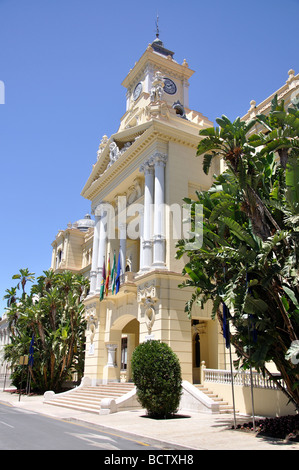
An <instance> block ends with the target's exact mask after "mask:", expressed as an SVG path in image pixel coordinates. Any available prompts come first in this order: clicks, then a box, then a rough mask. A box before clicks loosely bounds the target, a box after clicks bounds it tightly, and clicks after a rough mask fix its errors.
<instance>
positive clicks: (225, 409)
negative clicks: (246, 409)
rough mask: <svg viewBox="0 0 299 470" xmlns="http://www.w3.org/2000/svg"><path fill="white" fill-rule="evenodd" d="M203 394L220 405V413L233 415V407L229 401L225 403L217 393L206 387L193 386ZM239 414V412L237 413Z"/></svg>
mask: <svg viewBox="0 0 299 470" xmlns="http://www.w3.org/2000/svg"><path fill="white" fill-rule="evenodd" d="M193 385H194V387H196V388H197V389H198V390H200V391H201V392H203V393H205V394H206V395H207V396H208V397H210V398H211V399H212V400H213V401H215V402H217V403H219V413H221V414H223V413H233V411H234V409H233V405H230V404H229V403H228V402H227V401H224V400H223V398H221V397H219V396H218V395H216V393H214V392H212V391H211V390H209V389H208V388H206V387H205V386H204V385H201V384H193ZM236 412H237V411H236Z"/></svg>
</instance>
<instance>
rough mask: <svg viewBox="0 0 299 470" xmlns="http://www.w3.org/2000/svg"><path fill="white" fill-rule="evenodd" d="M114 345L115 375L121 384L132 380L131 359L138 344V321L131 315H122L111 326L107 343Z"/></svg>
mask: <svg viewBox="0 0 299 470" xmlns="http://www.w3.org/2000/svg"><path fill="white" fill-rule="evenodd" d="M111 342H113V344H115V346H116V347H115V363H114V367H115V369H116V370H115V373H116V378H117V379H118V380H119V381H121V382H130V381H131V380H132V369H131V357H132V354H133V351H134V349H135V348H136V346H138V344H139V321H138V320H137V319H136V318H135V317H133V315H123V316H121V317H120V318H118V319H117V320H116V321H115V322H114V323H113V324H112V326H111V329H110V341H109V343H110V344H111Z"/></svg>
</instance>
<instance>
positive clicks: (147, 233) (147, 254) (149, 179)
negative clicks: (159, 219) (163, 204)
mask: <svg viewBox="0 0 299 470" xmlns="http://www.w3.org/2000/svg"><path fill="white" fill-rule="evenodd" d="M140 171H144V175H145V186H144V218H143V243H142V246H143V267H142V270H143V271H148V270H149V269H151V265H152V258H153V255H152V230H153V194H154V169H153V167H152V165H151V164H150V163H149V162H146V163H145V164H144V165H142V166H141V167H140Z"/></svg>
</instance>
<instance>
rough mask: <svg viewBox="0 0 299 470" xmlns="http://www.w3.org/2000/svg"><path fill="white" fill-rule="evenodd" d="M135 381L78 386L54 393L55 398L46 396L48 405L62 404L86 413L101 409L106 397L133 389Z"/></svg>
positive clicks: (119, 394)
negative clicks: (64, 391)
mask: <svg viewBox="0 0 299 470" xmlns="http://www.w3.org/2000/svg"><path fill="white" fill-rule="evenodd" d="M134 387H135V385H134V384H133V383H118V382H113V383H108V384H107V385H97V386H95V387H92V386H84V387H78V388H77V389H74V390H71V391H68V392H66V393H60V394H57V395H54V396H53V398H46V399H45V400H44V403H45V404H47V405H55V406H62V407H65V408H72V409H75V410H78V411H84V412H86V413H97V414H99V413H100V411H101V401H102V400H104V399H110V398H111V399H117V398H119V397H121V396H123V395H125V394H127V393H128V392H130V391H132V390H133V388H134Z"/></svg>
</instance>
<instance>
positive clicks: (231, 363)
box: [229, 343, 237, 429]
mask: <svg viewBox="0 0 299 470" xmlns="http://www.w3.org/2000/svg"><path fill="white" fill-rule="evenodd" d="M229 360H230V373H231V384H232V398H233V410H234V428H235V429H236V428H237V422H236V406H235V392H234V377H233V361H232V348H231V344H230V343H229Z"/></svg>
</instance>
